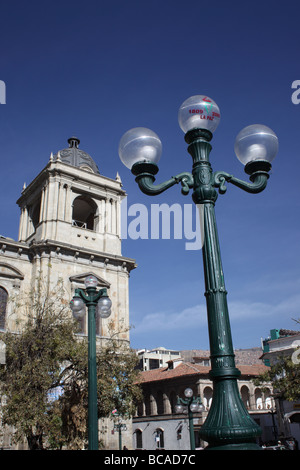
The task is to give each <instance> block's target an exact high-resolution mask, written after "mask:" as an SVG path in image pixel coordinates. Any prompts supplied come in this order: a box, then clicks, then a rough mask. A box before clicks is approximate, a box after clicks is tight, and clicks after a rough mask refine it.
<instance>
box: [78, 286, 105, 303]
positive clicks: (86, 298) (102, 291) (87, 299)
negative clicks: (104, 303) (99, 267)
mask: <svg viewBox="0 0 300 470" xmlns="http://www.w3.org/2000/svg"><path fill="white" fill-rule="evenodd" d="M75 294H77V295H79V296H80V297H81V298H82V300H83V301H84V302H85V303H88V302H96V303H97V302H98V300H99V299H100V297H102V296H107V289H106V288H104V289H100V290H99V291H98V292H97V293H96V294H95V295H94V296H93V297H91V296H90V295H87V294H86V293H85V292H84V291H83V290H82V289H75Z"/></svg>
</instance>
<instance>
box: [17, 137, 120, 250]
mask: <svg viewBox="0 0 300 470" xmlns="http://www.w3.org/2000/svg"><path fill="white" fill-rule="evenodd" d="M68 143H69V147H68V148H66V149H63V150H60V151H58V152H57V153H56V154H55V155H53V154H51V156H50V160H49V162H48V164H47V165H46V167H45V168H44V169H43V170H42V171H41V172H40V173H39V175H38V176H37V177H36V178H35V179H34V180H33V181H32V182H31V183H30V185H29V186H28V187H25V188H24V189H23V191H22V195H21V197H20V198H19V200H18V201H17V203H18V204H19V206H20V209H21V217H20V226H19V241H21V242H26V243H31V242H41V241H43V240H52V241H60V242H66V241H68V243H71V244H73V245H78V244H79V245H84V246H85V247H86V248H90V249H96V250H97V251H102V252H111V253H115V254H118V255H120V254H121V238H120V237H121V233H120V231H121V227H120V203H121V200H122V199H123V198H124V197H125V195H126V193H125V191H124V190H123V189H122V183H121V180H120V178H119V177H118V176H117V177H116V179H115V180H112V179H110V178H107V177H105V176H102V175H100V172H99V169H98V167H97V165H96V163H95V162H94V160H93V159H92V157H91V156H90V155H89V154H87V153H86V152H84V151H82V150H80V149H79V143H80V141H79V139H77V138H76V137H71V138H70V139H68Z"/></svg>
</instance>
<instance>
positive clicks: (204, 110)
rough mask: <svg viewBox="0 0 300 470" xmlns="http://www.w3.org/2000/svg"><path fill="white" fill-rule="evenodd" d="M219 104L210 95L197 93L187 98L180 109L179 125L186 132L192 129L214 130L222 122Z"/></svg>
mask: <svg viewBox="0 0 300 470" xmlns="http://www.w3.org/2000/svg"><path fill="white" fill-rule="evenodd" d="M220 117H221V115H220V110H219V108H218V105H217V104H216V103H215V102H214V101H213V100H212V99H211V98H209V97H208V96H205V95H195V96H191V97H190V98H188V99H187V100H185V101H184V102H183V103H182V105H181V106H180V108H179V111H178V122H179V126H180V127H181V129H182V130H183V132H184V133H187V132H188V131H191V130H192V129H206V130H208V131H210V132H212V133H213V132H214V131H215V130H216V129H217V127H218V125H219V122H220Z"/></svg>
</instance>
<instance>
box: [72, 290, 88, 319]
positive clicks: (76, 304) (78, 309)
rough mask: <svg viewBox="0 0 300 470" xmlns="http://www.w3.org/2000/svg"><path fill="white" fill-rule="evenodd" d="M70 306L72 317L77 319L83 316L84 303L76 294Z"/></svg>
mask: <svg viewBox="0 0 300 470" xmlns="http://www.w3.org/2000/svg"><path fill="white" fill-rule="evenodd" d="M70 308H71V310H72V312H73V315H74V317H75V318H76V319H77V320H80V319H82V318H83V317H84V314H85V304H84V302H83V300H82V299H81V298H80V297H77V296H76V295H75V296H74V297H73V299H72V300H71V302H70Z"/></svg>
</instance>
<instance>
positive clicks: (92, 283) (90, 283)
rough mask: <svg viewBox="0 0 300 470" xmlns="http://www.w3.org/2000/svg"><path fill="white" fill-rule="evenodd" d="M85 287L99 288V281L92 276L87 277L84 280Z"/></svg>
mask: <svg viewBox="0 0 300 470" xmlns="http://www.w3.org/2000/svg"><path fill="white" fill-rule="evenodd" d="M84 284H85V287H86V288H88V287H97V284H98V279H97V278H96V277H95V276H93V275H92V274H91V275H89V276H87V277H86V278H85V280H84Z"/></svg>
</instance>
